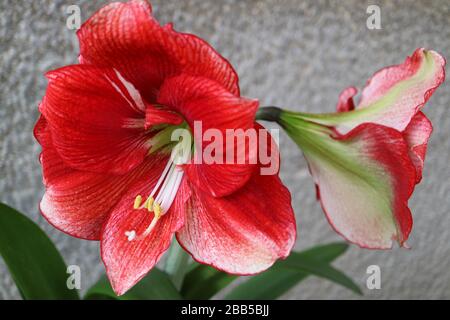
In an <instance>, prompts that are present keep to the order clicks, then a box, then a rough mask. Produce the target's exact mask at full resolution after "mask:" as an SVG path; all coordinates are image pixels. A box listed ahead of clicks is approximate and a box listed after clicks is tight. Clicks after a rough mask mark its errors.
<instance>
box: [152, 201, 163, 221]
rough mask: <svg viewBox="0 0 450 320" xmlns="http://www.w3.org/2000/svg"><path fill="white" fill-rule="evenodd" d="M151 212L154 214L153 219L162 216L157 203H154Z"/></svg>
mask: <svg viewBox="0 0 450 320" xmlns="http://www.w3.org/2000/svg"><path fill="white" fill-rule="evenodd" d="M153 211H154V212H155V219H159V218H160V217H161V215H162V209H161V206H160V205H159V203H155V205H154V206H153Z"/></svg>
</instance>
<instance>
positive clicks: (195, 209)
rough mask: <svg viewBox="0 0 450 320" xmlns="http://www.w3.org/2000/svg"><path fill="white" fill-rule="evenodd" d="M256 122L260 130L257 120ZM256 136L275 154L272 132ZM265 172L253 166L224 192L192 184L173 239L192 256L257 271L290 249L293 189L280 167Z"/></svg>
mask: <svg viewBox="0 0 450 320" xmlns="http://www.w3.org/2000/svg"><path fill="white" fill-rule="evenodd" d="M255 128H256V129H258V130H264V128H263V127H262V126H260V125H258V124H255ZM259 139H261V144H264V143H266V144H267V145H266V146H267V149H268V150H267V152H268V153H267V154H270V155H274V158H275V157H278V155H279V153H278V148H277V146H276V144H275V142H274V140H273V139H272V137H271V136H270V134H268V133H267V135H265V134H260V135H259ZM266 165H267V164H266V163H264V164H262V163H261V164H259V169H262V168H267V167H266ZM256 169H258V168H256ZM265 173H267V172H266V171H264V170H263V171H261V170H255V172H254V174H253V175H252V177H251V178H250V180H249V181H248V182H247V183H246V184H245V186H244V187H242V188H241V189H239V191H237V192H235V193H233V194H231V195H229V196H225V197H222V198H216V197H213V196H211V195H210V194H209V193H208V192H204V191H202V190H201V189H199V188H198V187H197V186H196V185H192V184H191V193H192V196H191V198H190V199H189V201H188V202H187V204H186V206H185V212H186V213H185V215H186V223H185V226H184V227H183V228H182V229H181V230H180V231H178V232H177V239H178V241H179V243H180V244H181V245H182V246H183V247H184V248H185V249H186V250H187V251H188V252H190V254H191V255H192V257H193V258H194V259H195V260H197V261H199V262H200V263H205V264H209V265H212V266H213V267H215V268H217V269H219V270H223V271H226V272H229V273H234V274H255V273H258V272H261V271H264V270H266V269H267V268H269V267H270V266H271V265H272V264H273V263H274V262H275V261H276V260H277V259H280V258H281V259H283V258H286V257H287V256H288V255H289V253H290V251H291V249H292V247H293V245H294V243H295V238H296V223H295V215H294V211H293V209H292V206H291V195H290V193H289V190H288V189H287V188H286V187H285V186H284V185H283V183H282V182H281V180H280V178H279V177H278V170H274V172H269V173H270V175H269V174H268V175H264V174H265Z"/></svg>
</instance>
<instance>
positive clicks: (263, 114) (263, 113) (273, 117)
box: [256, 106, 283, 122]
mask: <svg viewBox="0 0 450 320" xmlns="http://www.w3.org/2000/svg"><path fill="white" fill-rule="evenodd" d="M282 111H283V110H282V109H281V108H278V107H272V106H271V107H261V108H259V109H258V111H257V112H256V120H266V121H272V122H278V121H279V120H280V115H281V112H282Z"/></svg>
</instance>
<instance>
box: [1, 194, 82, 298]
mask: <svg viewBox="0 0 450 320" xmlns="http://www.w3.org/2000/svg"><path fill="white" fill-rule="evenodd" d="M0 255H1V256H2V257H3V260H4V261H5V263H6V266H7V267H8V269H9V271H10V273H11V276H12V278H13V280H14V282H15V283H16V286H17V288H18V289H19V291H20V293H21V295H22V297H23V298H24V299H79V297H78V292H77V291H76V290H70V289H68V288H67V284H66V282H67V279H68V277H69V274H68V273H67V267H66V264H65V263H64V260H63V259H62V257H61V255H60V254H59V252H58V250H57V249H56V247H55V245H54V244H53V243H52V242H51V240H50V239H49V238H48V237H47V235H46V234H45V233H44V232H43V231H42V230H41V229H40V228H39V227H38V226H37V225H36V224H35V223H34V222H33V221H31V220H30V219H28V218H27V217H26V216H24V215H23V214H21V213H19V212H17V211H16V210H14V209H13V208H10V207H8V206H7V205H5V204H3V203H0Z"/></svg>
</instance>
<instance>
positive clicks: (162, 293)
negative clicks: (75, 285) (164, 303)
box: [84, 268, 182, 300]
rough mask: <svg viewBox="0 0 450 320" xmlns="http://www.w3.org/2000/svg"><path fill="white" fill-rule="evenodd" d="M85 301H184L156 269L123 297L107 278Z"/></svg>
mask: <svg viewBox="0 0 450 320" xmlns="http://www.w3.org/2000/svg"><path fill="white" fill-rule="evenodd" d="M84 299H90V300H110V299H112V300H179V299H182V297H181V295H180V294H179V293H178V291H177V289H176V288H175V287H174V285H173V283H172V282H171V281H170V279H169V277H168V275H167V274H166V273H165V272H163V271H161V270H159V269H157V268H154V269H153V270H152V271H151V272H150V273H149V274H148V275H147V276H145V277H144V278H143V279H142V280H141V281H140V282H139V283H138V284H136V285H135V286H134V287H133V288H131V289H130V290H129V291H128V292H127V293H125V294H124V295H122V296H120V297H119V296H117V295H116V294H115V293H114V291H113V290H112V288H111V284H110V283H109V280H108V278H107V277H106V276H103V277H101V278H100V280H99V281H98V282H97V283H96V284H95V285H93V286H92V287H91V288H90V289H89V290H88V292H87V293H86V295H85V296H84Z"/></svg>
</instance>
